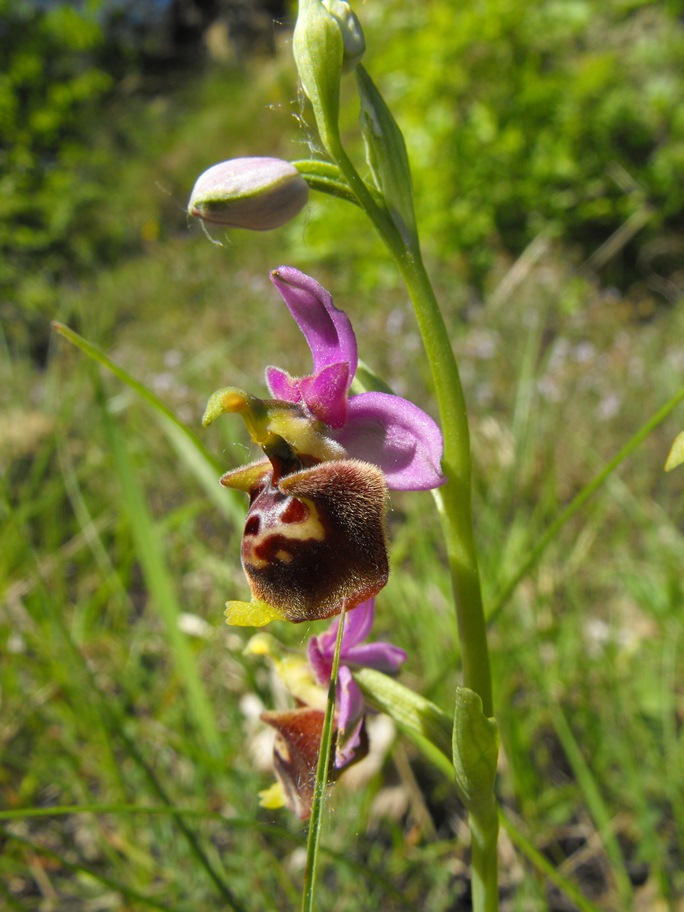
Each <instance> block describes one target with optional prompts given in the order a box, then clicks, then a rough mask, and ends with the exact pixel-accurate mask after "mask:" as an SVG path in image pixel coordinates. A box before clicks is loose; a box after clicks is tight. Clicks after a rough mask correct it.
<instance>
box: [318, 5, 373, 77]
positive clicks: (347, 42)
mask: <svg viewBox="0 0 684 912" xmlns="http://www.w3.org/2000/svg"><path fill="white" fill-rule="evenodd" d="M322 2H323V6H324V7H325V8H326V10H327V11H328V12H329V13H330V15H331V16H332V17H333V19H334V20H335V21H336V22H337V24H338V26H339V28H340V33H341V35H342V43H343V45H344V55H343V57H342V70H343V71H344V72H345V73H348V72H350V71H351V70H353V69H354V67H355V66H356V64H357V63H358V62H359V61H360V60H361V58H362V57H363V54H364V52H365V50H366V40H365V38H364V37H363V29H362V28H361V23H360V22H359V20H358V17H357V16H356V14H355V13H354V11H353V10H352V8H351V7H350V6H349V4H348V3H347V2H346V0H322Z"/></svg>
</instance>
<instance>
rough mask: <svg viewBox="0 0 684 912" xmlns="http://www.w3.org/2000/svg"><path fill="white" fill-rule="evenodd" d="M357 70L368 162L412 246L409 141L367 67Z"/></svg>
mask: <svg viewBox="0 0 684 912" xmlns="http://www.w3.org/2000/svg"><path fill="white" fill-rule="evenodd" d="M355 73H356V84H357V88H358V92H359V98H360V100H361V111H360V114H359V118H360V124H361V133H362V135H363V140H364V143H365V146H366V161H367V162H368V166H369V168H370V169H371V173H372V175H373V180H374V181H375V185H376V187H377V188H378V190H379V191H380V193H381V194H382V195H383V197H384V200H385V206H386V207H387V209H388V211H389V214H390V216H391V218H392V221H393V222H394V224H395V225H396V227H397V229H398V231H399V233H400V234H401V237H402V239H403V240H404V241H405V243H406V244H407V245H408V246H409V247H413V246H415V245H416V244H417V241H418V229H417V227H416V216H415V212H414V210H413V186H412V181H411V168H410V166H409V160H408V154H407V152H406V143H405V142H404V137H403V135H402V132H401V130H400V129H399V126H398V125H397V122H396V120H395V119H394V117H393V115H392V112H391V111H390V109H389V108H388V107H387V105H386V104H385V101H384V99H383V97H382V95H381V94H380V92H379V91H378V89H377V87H376V86H375V83H374V82H373V80H372V79H371V77H370V76H369V75H368V73H367V72H366V70H365V69H364V68H363V66H361V65H360V64H359V65H358V66H357V67H356V70H355Z"/></svg>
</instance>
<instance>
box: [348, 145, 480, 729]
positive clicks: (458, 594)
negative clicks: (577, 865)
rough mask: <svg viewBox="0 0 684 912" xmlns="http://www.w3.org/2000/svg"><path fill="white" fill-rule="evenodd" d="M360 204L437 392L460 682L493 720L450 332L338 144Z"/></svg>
mask: <svg viewBox="0 0 684 912" xmlns="http://www.w3.org/2000/svg"><path fill="white" fill-rule="evenodd" d="M331 152H332V153H333V155H334V158H335V160H336V163H337V165H338V166H339V168H340V171H341V172H342V173H343V174H344V177H345V179H346V180H347V182H348V184H349V186H350V187H351V189H352V191H353V192H354V194H355V195H356V197H357V199H358V201H359V204H360V205H361V206H362V208H363V209H364V210H365V211H366V213H367V214H368V216H369V218H370V219H371V221H372V222H373V225H374V226H375V228H376V230H377V231H378V233H379V235H380V236H381V238H382V239H383V241H384V242H385V244H386V246H387V248H388V250H389V252H390V254H391V255H392V257H393V259H394V260H395V262H396V264H397V266H398V268H399V270H400V272H401V275H402V278H403V279H404V281H405V282H406V286H407V288H408V292H409V295H410V297H411V302H412V303H413V307H414V310H415V313H416V318H417V320H418V327H419V329H420V333H421V336H422V338H423V345H424V346H425V351H426V354H427V357H428V361H429V363H430V369H431V371H432V378H433V382H434V386H435V390H436V393H437V402H438V405H439V414H440V422H441V425H442V433H443V435H444V459H443V463H442V465H443V469H444V473H445V475H446V476H447V479H448V480H447V483H446V484H445V485H444V486H443V487H442V488H441V489H440V490H439V492H438V495H437V500H438V504H439V507H440V516H441V519H442V524H443V528H444V537H445V541H446V546H447V553H448V557H449V567H450V570H451V579H452V584H453V588H454V595H455V599H456V616H457V622H458V631H459V639H460V643H461V655H462V662H463V683H464V684H465V686H466V687H469V688H470V689H471V690H474V691H475V693H477V694H478V695H479V696H480V698H481V699H482V706H483V710H484V712H485V715H487V716H491V715H493V704H492V683H491V669H490V664H489V650H488V647H487V630H486V625H485V618H484V609H483V605H482V591H481V588H480V574H479V569H478V564H477V551H476V547H475V538H474V534H473V522H472V509H471V486H472V479H471V460H470V433H469V429H468V415H467V411H466V405H465V397H464V395H463V387H462V385H461V378H460V375H459V372H458V366H457V364H456V358H455V356H454V353H453V349H452V347H451V341H450V339H449V333H448V332H447V328H446V325H445V323H444V318H443V316H442V312H441V310H440V308H439V304H438V303H437V299H436V297H435V293H434V290H433V288H432V285H431V283H430V279H429V278H428V275H427V272H426V271H425V266H424V264H423V260H422V257H421V254H420V248H419V245H418V241H417V240H416V242H415V243H414V245H413V249H408V247H407V246H406V243H405V242H404V240H403V239H402V238H401V236H400V235H399V232H398V231H397V229H396V228H395V226H394V224H393V223H392V221H391V219H390V217H389V216H388V214H387V212H386V211H385V210H384V209H382V208H381V207H380V206H379V205H378V203H377V202H376V200H375V199H374V198H373V196H372V195H371V193H370V191H369V189H368V187H367V186H366V184H365V183H364V182H363V180H362V179H361V177H360V176H359V174H358V173H357V171H356V169H355V168H354V166H353V164H352V163H351V161H350V160H349V158H348V156H347V154H346V152H345V150H344V148H343V147H342V144H341V143H340V142H338V141H336V142H335V143H334V148H333V149H331Z"/></svg>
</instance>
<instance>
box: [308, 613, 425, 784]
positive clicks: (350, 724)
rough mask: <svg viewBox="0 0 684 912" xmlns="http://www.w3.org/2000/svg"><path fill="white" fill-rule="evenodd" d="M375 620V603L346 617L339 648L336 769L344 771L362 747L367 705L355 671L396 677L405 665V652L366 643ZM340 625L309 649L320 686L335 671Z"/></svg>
mask: <svg viewBox="0 0 684 912" xmlns="http://www.w3.org/2000/svg"><path fill="white" fill-rule="evenodd" d="M374 616H375V600H374V599H369V600H368V601H366V602H363V603H362V604H361V605H358V606H357V607H356V608H354V610H353V611H350V612H349V613H348V614H346V615H345V625H344V630H343V632H342V645H341V647H340V666H339V670H338V674H337V693H336V711H337V714H336V728H337V740H336V748H335V766H336V768H337V769H342V767H344V766H346V765H347V764H348V763H350V762H351V760H352V759H354V756H355V751H356V749H357V748H358V747H359V745H360V744H362V737H363V735H362V730H363V721H364V715H365V710H366V707H365V702H364V699H363V694H362V693H361V689H360V687H359V685H358V684H357V683H356V681H354V678H353V676H352V670H353V669H354V668H374V669H375V670H376V671H382V672H383V673H384V674H394V673H396V672H397V671H398V670H399V668H400V666H401V665H402V664H403V663H404V662H405V661H406V658H407V655H406V653H405V652H404V650H403V649H400V648H399V647H398V646H394V645H393V644H392V643H385V642H382V641H380V642H377V643H364V642H363V641H364V640H366V639H367V638H368V636H369V634H370V632H371V629H372V627H373V621H374ZM338 626H339V621H335V622H334V623H333V624H332V625H331V626H330V628H329V629H328V630H326V632H325V633H322V634H320V635H319V636H314V637H311V639H310V640H309V645H308V657H309V664H310V665H311V668H312V669H313V672H314V675H315V677H316V680H317V681H318V683H319V684H322V685H327V684H328V682H329V681H330V674H331V671H332V663H333V655H334V652H335V642H336V639H337V628H338Z"/></svg>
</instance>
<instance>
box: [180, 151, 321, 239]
mask: <svg viewBox="0 0 684 912" xmlns="http://www.w3.org/2000/svg"><path fill="white" fill-rule="evenodd" d="M308 195H309V188H308V185H307V183H306V181H305V180H304V178H303V177H302V176H301V175H300V173H299V171H297V169H296V168H295V167H294V166H293V165H291V164H290V163H289V162H286V161H283V160H282V159H279V158H233V159H230V160H229V161H225V162H221V163H220V164H218V165H214V166H213V167H211V168H209V169H208V170H207V171H205V172H204V173H203V174H201V175H200V176H199V177H198V178H197V181H196V183H195V186H194V187H193V190H192V194H191V195H190V202H189V203H188V212H189V214H190V215H192V216H193V217H194V218H199V219H201V220H202V221H203V222H207V223H210V224H213V225H221V226H223V227H225V228H248V229H251V230H252V231H270V230H271V229H273V228H280V227H281V225H284V224H285V223H286V222H289V221H290V220H291V219H293V218H294V217H295V216H296V215H298V214H299V212H301V210H302V209H303V208H304V205H305V204H306V201H307V199H308Z"/></svg>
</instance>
